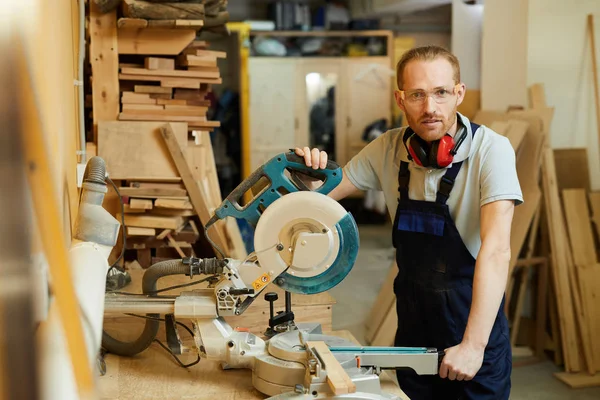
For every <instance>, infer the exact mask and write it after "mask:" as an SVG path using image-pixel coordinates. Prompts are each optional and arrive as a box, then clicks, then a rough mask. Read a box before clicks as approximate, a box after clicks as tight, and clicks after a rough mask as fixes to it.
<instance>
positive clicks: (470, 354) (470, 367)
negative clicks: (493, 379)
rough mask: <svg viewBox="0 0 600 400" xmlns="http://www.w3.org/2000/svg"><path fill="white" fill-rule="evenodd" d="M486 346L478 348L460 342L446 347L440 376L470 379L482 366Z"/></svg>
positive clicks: (451, 378)
mask: <svg viewBox="0 0 600 400" xmlns="http://www.w3.org/2000/svg"><path fill="white" fill-rule="evenodd" d="M484 350H485V348H481V349H480V348H477V347H474V346H471V345H469V344H468V343H465V342H463V343H460V344H458V345H456V346H454V347H450V348H449V349H446V355H445V356H444V359H443V360H442V365H441V366H440V377H441V378H444V379H445V378H448V379H450V380H451V381H453V380H457V381H462V380H465V381H469V380H471V379H473V377H474V376H475V374H476V373H477V372H478V371H479V368H481V364H482V363H483V352H484Z"/></svg>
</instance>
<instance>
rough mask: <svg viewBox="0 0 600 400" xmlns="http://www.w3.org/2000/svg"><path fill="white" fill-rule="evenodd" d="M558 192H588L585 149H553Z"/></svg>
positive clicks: (588, 173) (588, 171)
mask: <svg viewBox="0 0 600 400" xmlns="http://www.w3.org/2000/svg"><path fill="white" fill-rule="evenodd" d="M554 162H555V164H556V179H557V183H558V190H559V191H561V192H562V190H563V189H577V188H581V189H585V190H586V191H588V192H589V191H590V186H591V184H590V170H589V166H588V154H587V149H586V148H580V149H554Z"/></svg>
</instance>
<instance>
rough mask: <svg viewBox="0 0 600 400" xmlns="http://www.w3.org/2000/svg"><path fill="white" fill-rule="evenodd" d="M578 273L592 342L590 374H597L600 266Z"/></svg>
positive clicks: (599, 329) (583, 267) (598, 361)
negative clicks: (591, 372)
mask: <svg viewBox="0 0 600 400" xmlns="http://www.w3.org/2000/svg"><path fill="white" fill-rule="evenodd" d="M577 273H578V278H579V289H580V294H581V303H582V311H583V315H584V317H585V322H586V324H585V326H586V328H587V330H588V332H587V334H588V336H587V337H588V338H589V340H590V342H591V343H590V346H589V348H588V350H589V351H590V356H591V357H590V358H591V363H592V365H593V368H588V372H590V370H592V371H594V372H597V371H600V340H598V338H600V307H598V304H599V302H600V264H598V263H595V264H590V265H585V266H581V267H579V268H577Z"/></svg>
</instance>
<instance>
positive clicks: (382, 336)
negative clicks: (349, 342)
mask: <svg viewBox="0 0 600 400" xmlns="http://www.w3.org/2000/svg"><path fill="white" fill-rule="evenodd" d="M397 329H398V314H397V313H396V302H395V301H394V302H393V303H392V306H391V307H390V308H389V309H388V311H387V314H386V316H385V319H384V320H383V323H382V324H381V326H380V327H379V330H378V331H377V334H376V335H375V337H374V338H373V342H372V343H371V345H372V346H393V345H394V338H395V336H396V330H397Z"/></svg>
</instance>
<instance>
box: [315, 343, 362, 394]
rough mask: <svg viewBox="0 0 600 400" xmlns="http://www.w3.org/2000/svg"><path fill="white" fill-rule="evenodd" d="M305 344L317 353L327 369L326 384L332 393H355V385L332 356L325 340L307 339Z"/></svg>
mask: <svg viewBox="0 0 600 400" xmlns="http://www.w3.org/2000/svg"><path fill="white" fill-rule="evenodd" d="M306 345H307V346H308V347H309V348H311V349H314V350H315V351H316V352H317V353H318V354H319V358H320V359H321V361H322V362H323V364H324V367H325V370H326V371H327V384H328V385H329V388H330V389H331V391H332V392H333V394H334V395H336V396H339V395H342V394H348V393H356V385H355V384H354V382H353V381H352V379H350V377H349V376H348V373H346V370H345V369H344V368H343V367H342V365H341V364H340V362H339V361H338V360H337V359H336V358H335V357H334V356H333V353H331V351H330V350H329V347H328V346H327V344H326V343H325V342H312V341H309V342H307V343H306Z"/></svg>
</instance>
